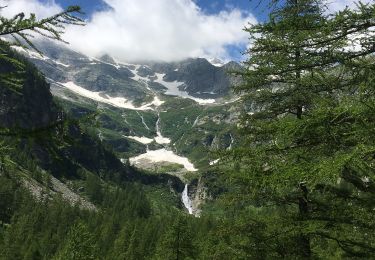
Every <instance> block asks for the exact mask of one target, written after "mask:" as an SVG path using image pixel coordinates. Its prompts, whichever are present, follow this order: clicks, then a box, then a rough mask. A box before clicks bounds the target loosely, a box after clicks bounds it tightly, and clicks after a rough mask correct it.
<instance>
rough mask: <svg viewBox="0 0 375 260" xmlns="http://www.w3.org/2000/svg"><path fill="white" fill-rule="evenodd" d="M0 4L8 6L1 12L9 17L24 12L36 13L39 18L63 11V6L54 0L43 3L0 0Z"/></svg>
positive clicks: (35, 0) (29, 0) (23, 0)
mask: <svg viewBox="0 0 375 260" xmlns="http://www.w3.org/2000/svg"><path fill="white" fill-rule="evenodd" d="M0 6H7V7H6V8H3V9H1V11H0V14H1V15H2V16H5V17H8V18H10V17H13V16H14V15H16V14H18V13H20V12H24V13H25V14H26V15H28V14H30V13H34V14H35V15H36V16H37V18H39V19H41V18H45V17H48V16H51V15H54V14H56V13H58V12H61V11H62V8H61V7H60V6H59V5H57V4H56V3H55V1H53V0H49V1H47V2H45V3H43V4H41V3H40V2H38V1H37V0H0Z"/></svg>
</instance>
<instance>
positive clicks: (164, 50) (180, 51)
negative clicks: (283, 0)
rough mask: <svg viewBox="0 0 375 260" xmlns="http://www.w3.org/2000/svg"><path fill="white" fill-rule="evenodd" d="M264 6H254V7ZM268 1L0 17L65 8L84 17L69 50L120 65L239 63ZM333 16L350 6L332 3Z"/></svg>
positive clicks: (41, 5)
mask: <svg viewBox="0 0 375 260" xmlns="http://www.w3.org/2000/svg"><path fill="white" fill-rule="evenodd" d="M259 1H261V2H263V4H261V5H260V6H258V2H259ZM363 1H365V2H370V1H373V0H363ZM265 2H266V0H0V5H1V6H3V5H7V6H8V7H7V8H5V9H3V10H1V11H0V14H1V15H4V16H11V15H12V14H15V13H18V12H21V11H24V12H25V13H35V14H36V15H37V17H38V18H43V17H46V16H49V15H53V14H55V13H57V12H59V11H61V10H63V9H64V8H66V7H67V6H69V5H80V6H81V7H82V10H83V11H84V12H85V15H84V19H85V20H86V22H87V25H86V26H84V27H77V26H69V27H67V28H66V33H65V35H64V39H65V40H66V41H68V42H69V43H70V44H69V47H70V48H72V49H73V50H75V51H78V52H81V53H84V54H86V55H88V56H94V57H98V56H101V55H104V54H109V55H111V56H112V57H114V58H115V59H117V60H119V61H122V62H135V61H149V60H154V61H167V62H169V61H178V60H182V59H185V58H188V57H205V58H219V59H222V60H223V61H229V60H237V61H238V60H241V59H243V56H242V52H243V51H244V50H245V49H246V47H247V46H248V45H249V41H248V35H247V34H246V32H244V31H243V28H244V27H245V26H246V25H247V24H248V23H252V24H254V23H258V22H262V21H264V20H265V19H267V6H266V4H265ZM329 2H330V6H329V9H330V11H331V12H335V11H338V10H341V9H343V8H345V6H347V5H348V6H351V7H352V6H354V1H352V0H330V1H329Z"/></svg>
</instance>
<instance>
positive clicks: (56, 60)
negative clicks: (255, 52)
mask: <svg viewBox="0 0 375 260" xmlns="http://www.w3.org/2000/svg"><path fill="white" fill-rule="evenodd" d="M36 45H37V46H38V48H39V49H40V50H42V51H43V53H44V54H45V57H44V58H40V57H38V56H36V55H32V57H31V58H32V61H33V62H34V63H35V64H36V65H37V66H38V68H39V69H40V70H41V71H42V72H43V73H44V74H45V75H48V77H49V78H51V79H52V80H53V81H56V82H67V81H74V82H75V83H76V84H77V85H80V86H82V87H84V88H86V89H89V90H91V91H105V92H106V93H107V94H112V95H121V96H123V97H126V98H128V99H130V100H136V99H138V100H140V99H145V98H147V96H148V95H149V94H150V93H149V92H150V89H149V88H148V87H147V86H145V84H144V83H143V82H140V79H141V81H142V80H145V79H147V80H150V82H149V85H150V86H149V87H151V88H152V89H153V90H154V91H159V92H161V93H163V91H164V89H163V87H162V86H161V85H160V84H158V83H157V82H154V81H153V80H155V79H157V74H159V75H163V80H165V81H166V82H179V83H181V86H180V87H179V89H180V90H182V91H186V92H187V93H188V94H189V95H191V96H193V97H196V98H204V99H216V98H220V97H224V96H226V95H228V94H229V93H230V89H231V87H232V85H233V84H236V83H237V81H238V80H236V78H235V77H233V76H231V75H230V74H228V72H229V71H230V70H232V69H238V68H241V66H240V65H239V64H238V63H236V62H230V63H228V64H225V65H223V66H220V67H219V66H215V65H213V64H212V63H210V62H209V61H208V60H206V59H203V58H196V59H186V60H183V61H181V62H171V63H155V62H148V63H142V64H125V63H120V62H116V61H115V60H114V59H113V58H112V57H110V56H109V55H103V56H102V57H100V58H97V59H96V58H91V57H86V56H84V55H82V54H79V53H76V52H74V51H71V50H69V49H67V48H66V47H64V46H61V45H57V44H54V43H52V42H49V41H48V42H39V43H37V44H36Z"/></svg>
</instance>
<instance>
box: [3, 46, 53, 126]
mask: <svg viewBox="0 0 375 260" xmlns="http://www.w3.org/2000/svg"><path fill="white" fill-rule="evenodd" d="M8 54H9V56H10V57H13V58H17V59H18V60H19V61H21V62H22V63H24V64H25V65H26V66H25V69H24V73H23V74H22V77H23V82H22V84H21V86H20V88H17V90H16V91H15V90H13V89H10V88H9V87H7V86H1V87H0V126H1V127H4V128H22V129H34V128H41V127H46V126H48V125H49V124H50V123H51V122H54V121H56V120H57V117H58V109H57V107H56V106H55V105H54V103H53V100H52V95H51V93H50V91H49V84H47V83H46V81H45V80H44V78H43V76H42V75H41V74H40V73H39V72H38V71H37V69H36V68H35V67H34V66H33V65H31V64H29V63H28V62H27V61H26V60H24V59H23V58H21V57H20V56H19V55H17V54H16V53H14V52H12V51H10V50H9V53H8ZM15 71H16V69H15V68H14V67H12V66H11V65H10V64H7V63H5V62H0V73H4V72H15Z"/></svg>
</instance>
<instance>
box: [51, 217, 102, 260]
mask: <svg viewBox="0 0 375 260" xmlns="http://www.w3.org/2000/svg"><path fill="white" fill-rule="evenodd" d="M98 253H99V251H98V249H97V247H96V245H95V237H94V236H93V235H92V234H91V232H90V231H89V230H88V228H87V226H86V225H85V224H84V223H82V222H79V223H77V224H76V225H74V226H73V227H72V229H71V230H70V231H69V234H68V236H67V237H66V242H65V244H64V246H63V248H62V249H61V251H60V253H59V254H58V256H57V259H61V260H63V259H64V260H88V259H98V258H99V255H98Z"/></svg>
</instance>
